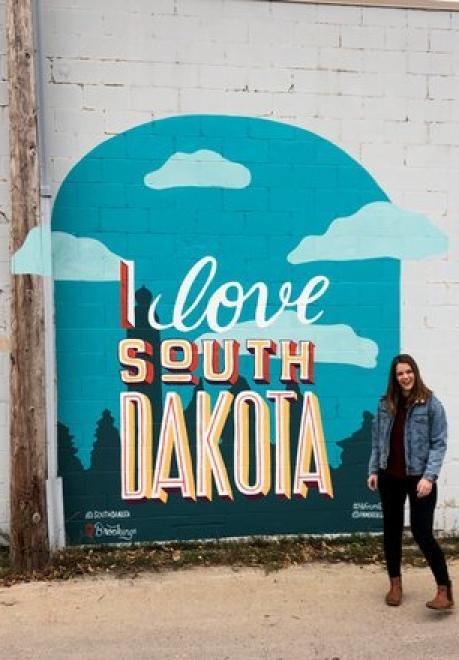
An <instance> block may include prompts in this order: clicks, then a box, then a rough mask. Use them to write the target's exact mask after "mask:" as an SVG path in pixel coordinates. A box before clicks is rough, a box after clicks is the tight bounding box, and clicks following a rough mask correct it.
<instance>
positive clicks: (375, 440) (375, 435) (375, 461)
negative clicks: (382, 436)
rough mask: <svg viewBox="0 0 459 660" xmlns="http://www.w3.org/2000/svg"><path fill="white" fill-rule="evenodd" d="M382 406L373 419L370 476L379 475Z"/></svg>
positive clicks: (379, 406)
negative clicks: (380, 413) (380, 411)
mask: <svg viewBox="0 0 459 660" xmlns="http://www.w3.org/2000/svg"><path fill="white" fill-rule="evenodd" d="M380 408H381V404H379V405H378V409H377V411H376V415H375V416H374V417H373V423H372V425H371V455H370V462H369V464H368V475H369V476H371V475H372V474H377V473H378V470H379V410H380Z"/></svg>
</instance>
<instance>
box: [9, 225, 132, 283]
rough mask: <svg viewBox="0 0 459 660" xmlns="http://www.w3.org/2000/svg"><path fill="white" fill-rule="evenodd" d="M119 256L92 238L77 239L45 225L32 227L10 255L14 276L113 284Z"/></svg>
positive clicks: (115, 278) (116, 274)
mask: <svg viewBox="0 0 459 660" xmlns="http://www.w3.org/2000/svg"><path fill="white" fill-rule="evenodd" d="M120 261H121V257H119V256H118V255H117V254H114V253H113V252H111V251H110V250H109V249H108V248H107V247H106V246H105V245H104V244H103V243H101V242H100V241H97V240H95V239H93V238H78V237H77V236H73V235H72V234H67V233H65V232H62V231H53V232H50V230H49V226H48V225H43V226H40V227H34V228H33V229H32V230H31V231H30V232H29V233H28V234H27V238H26V240H25V241H24V243H23V245H22V246H21V247H20V248H19V250H18V251H17V252H16V253H15V254H14V255H13V258H12V260H11V271H12V273H14V274H15V275H19V274H24V273H29V274H33V275H45V276H50V275H51V274H52V275H53V278H54V279H55V280H74V281H88V282H113V281H118V280H119V279H120Z"/></svg>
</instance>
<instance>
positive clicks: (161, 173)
mask: <svg viewBox="0 0 459 660" xmlns="http://www.w3.org/2000/svg"><path fill="white" fill-rule="evenodd" d="M251 180H252V175H251V173H250V170H249V169H247V167H245V166H244V165H241V164H240V163H235V162H233V161H231V160H227V159H226V158H224V157H223V156H222V155H221V154H219V153H217V152H216V151H209V150H207V149H200V150H199V151H195V152H193V153H189V154H187V153H183V152H181V151H177V152H176V153H175V154H173V155H172V156H171V157H170V158H169V159H168V160H167V161H166V162H165V163H164V165H162V166H161V167H160V168H159V169H157V170H154V171H153V172H150V173H149V174H147V175H145V178H144V183H145V185H146V186H147V187H148V188H153V189H154V190H165V189H168V188H183V187H197V188H233V189H234V188H236V189H237V188H247V186H249V185H250V181H251Z"/></svg>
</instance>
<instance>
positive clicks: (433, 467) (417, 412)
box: [368, 394, 447, 481]
mask: <svg viewBox="0 0 459 660" xmlns="http://www.w3.org/2000/svg"><path fill="white" fill-rule="evenodd" d="M393 422H394V418H393V417H392V415H391V414H390V412H389V410H388V408H387V406H386V402H385V400H384V398H382V399H381V400H380V402H379V406H378V411H377V413H376V417H375V418H374V420H373V427H372V433H371V457H370V464H369V468H368V470H369V473H370V474H375V473H377V472H378V470H379V469H381V470H385V469H386V468H387V459H388V457H389V449H390V434H391V430H392V425H393ZM446 437H447V424H446V415H445V411H444V408H443V406H442V404H441V403H440V401H439V400H438V399H437V398H436V397H435V396H434V395H433V394H432V395H431V396H430V397H429V398H428V399H427V400H424V399H420V400H418V401H415V403H414V404H413V405H412V406H410V407H409V409H408V411H407V415H406V422H405V435H404V445H405V464H406V473H407V475H419V474H420V475H422V476H423V478H424V479H429V480H430V481H435V480H436V479H437V477H438V474H439V472H440V468H441V465H442V463H443V458H444V455H445V451H446Z"/></svg>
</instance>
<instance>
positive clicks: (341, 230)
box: [287, 202, 448, 264]
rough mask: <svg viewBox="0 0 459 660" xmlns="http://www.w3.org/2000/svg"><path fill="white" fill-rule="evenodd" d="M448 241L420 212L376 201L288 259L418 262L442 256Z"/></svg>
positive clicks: (302, 245) (333, 225)
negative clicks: (391, 259)
mask: <svg viewBox="0 0 459 660" xmlns="http://www.w3.org/2000/svg"><path fill="white" fill-rule="evenodd" d="M447 247H448V239H447V237H446V236H445V234H443V232H441V231H440V230H439V229H438V228H437V227H435V226H434V224H433V223H432V222H431V220H429V218H427V217H426V216H425V215H423V214H421V213H414V212H412V211H405V210H404V209H401V208H399V207H397V206H395V205H394V204H391V203H390V202H373V203H371V204H367V205H366V206H363V207H362V208H361V209H359V211H357V213H354V214H353V215H350V216H347V217H343V218H336V219H335V220H333V222H332V223H331V224H330V226H329V228H328V229H327V231H326V232H325V234H322V235H321V236H306V237H305V238H303V239H302V240H301V241H300V243H299V244H298V245H297V247H296V248H294V249H293V250H292V251H291V252H290V254H289V255H288V256H287V260H288V261H289V262H290V263H291V264H301V263H307V262H312V261H351V260H352V261H357V260H361V259H380V258H384V257H391V258H393V259H400V260H417V259H424V258H425V257H431V256H434V255H438V254H442V253H443V252H445V251H446V249H447Z"/></svg>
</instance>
